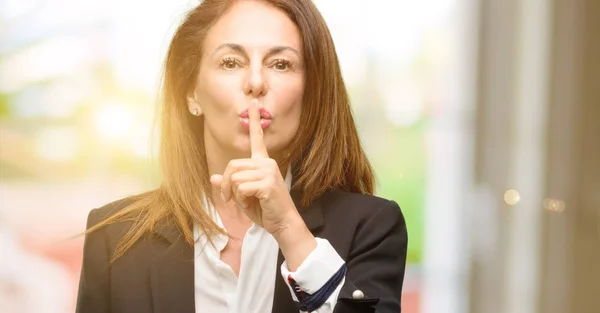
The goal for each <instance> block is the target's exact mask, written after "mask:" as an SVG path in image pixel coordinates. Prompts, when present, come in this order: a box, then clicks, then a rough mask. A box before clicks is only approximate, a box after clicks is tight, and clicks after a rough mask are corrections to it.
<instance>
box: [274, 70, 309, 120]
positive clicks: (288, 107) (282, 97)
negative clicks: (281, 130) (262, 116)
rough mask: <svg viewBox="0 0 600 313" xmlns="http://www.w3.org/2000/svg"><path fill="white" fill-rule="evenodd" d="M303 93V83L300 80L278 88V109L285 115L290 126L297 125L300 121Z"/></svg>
mask: <svg viewBox="0 0 600 313" xmlns="http://www.w3.org/2000/svg"><path fill="white" fill-rule="evenodd" d="M303 95H304V84H303V83H302V81H297V82H295V83H294V84H287V85H286V86H285V88H281V89H280V90H278V93H277V97H276V98H277V100H276V101H277V103H278V104H279V108H278V109H279V110H278V111H279V113H280V114H281V115H282V116H285V119H286V123H290V126H292V125H294V127H297V124H298V123H299V122H300V114H301V112H302V100H303Z"/></svg>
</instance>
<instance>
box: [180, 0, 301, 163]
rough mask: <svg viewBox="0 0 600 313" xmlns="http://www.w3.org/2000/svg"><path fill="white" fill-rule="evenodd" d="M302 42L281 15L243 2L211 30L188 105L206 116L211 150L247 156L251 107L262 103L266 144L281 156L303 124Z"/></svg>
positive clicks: (255, 2)
mask: <svg viewBox="0 0 600 313" xmlns="http://www.w3.org/2000/svg"><path fill="white" fill-rule="evenodd" d="M302 48H303V47H302V42H301V39H300V33H299V30H298V28H297V27H296V25H295V24H294V23H293V22H292V21H291V20H290V19H289V18H288V17H287V15H285V13H283V12H282V11H280V10H278V9H276V8H274V7H271V6H268V5H267V4H265V3H262V2H260V1H241V2H239V3H237V4H235V5H234V6H233V7H232V8H230V10H228V11H227V13H225V14H224V15H223V16H222V17H221V18H220V19H219V20H218V21H217V23H216V24H215V25H214V26H213V27H212V28H211V30H210V31H209V32H208V34H207V37H206V39H205V42H204V46H203V53H202V59H201V61H200V69H199V74H198V79H197V83H196V85H195V89H194V91H193V93H192V94H190V95H189V97H188V104H189V106H190V109H191V110H192V111H193V109H194V108H197V109H198V110H199V111H200V112H201V114H203V115H204V134H205V135H204V138H205V144H206V146H207V148H209V149H210V148H218V149H220V150H222V151H223V152H225V153H229V154H233V155H239V154H243V155H249V152H250V139H249V135H248V115H247V114H248V111H247V110H248V107H249V105H250V103H251V101H252V99H254V98H257V99H258V100H259V107H260V108H261V109H260V111H261V126H262V127H263V132H264V141H265V145H266V147H267V149H268V150H269V154H270V155H271V156H272V157H275V156H276V155H278V154H280V153H282V152H283V151H282V150H283V149H284V148H285V146H286V145H287V144H288V143H289V142H290V141H291V140H292V139H293V137H294V136H295V134H296V131H297V129H298V124H299V122H300V112H301V107H302V95H303V93H304V78H305V74H304V68H303V56H302V53H303V52H302V50H303V49H302Z"/></svg>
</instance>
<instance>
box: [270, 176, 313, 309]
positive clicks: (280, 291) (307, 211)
mask: <svg viewBox="0 0 600 313" xmlns="http://www.w3.org/2000/svg"><path fill="white" fill-rule="evenodd" d="M290 195H291V196H292V199H293V200H294V204H295V205H296V208H298V211H299V212H300V216H302V219H303V220H304V223H305V224H306V226H307V227H308V229H310V231H311V232H312V233H313V235H314V234H315V232H316V231H317V230H318V229H319V228H321V226H323V223H324V219H323V211H322V209H321V201H320V199H321V198H322V197H319V199H316V200H315V201H313V202H312V203H311V204H310V205H309V206H307V207H305V208H302V207H301V205H300V199H301V195H302V191H301V190H299V189H296V188H294V189H292V190H291V191H290ZM284 260H285V259H284V257H283V254H282V253H281V250H280V251H279V256H278V257H277V268H276V269H275V270H276V271H277V273H276V274H275V291H274V293H273V309H272V310H271V312H272V313H282V312H297V311H298V306H297V305H296V303H295V301H294V299H293V298H292V294H291V292H290V289H289V287H288V285H287V284H286V283H285V281H284V280H283V277H281V272H280V268H281V264H283V261H284Z"/></svg>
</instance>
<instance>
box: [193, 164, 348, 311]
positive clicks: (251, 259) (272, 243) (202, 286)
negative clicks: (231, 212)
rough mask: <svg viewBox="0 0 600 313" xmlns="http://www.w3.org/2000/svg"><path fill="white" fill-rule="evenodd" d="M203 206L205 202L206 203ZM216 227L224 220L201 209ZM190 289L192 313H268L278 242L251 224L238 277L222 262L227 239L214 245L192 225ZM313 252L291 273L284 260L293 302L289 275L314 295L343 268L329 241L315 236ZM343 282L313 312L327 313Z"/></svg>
mask: <svg viewBox="0 0 600 313" xmlns="http://www.w3.org/2000/svg"><path fill="white" fill-rule="evenodd" d="M291 176H292V175H291V171H290V170H289V169H288V172H287V174H286V178H285V182H286V185H287V187H288V191H289V190H290V186H291V180H292V177H291ZM205 204H206V203H205ZM205 207H206V208H207V209H208V210H209V213H210V214H211V216H212V217H213V219H214V220H215V223H216V224H217V225H219V226H220V227H221V228H223V229H224V227H223V222H222V221H221V218H220V217H219V214H218V212H217V211H216V210H215V209H214V208H213V207H212V206H209V205H205ZM194 237H195V239H196V243H195V245H194V256H195V258H194V288H195V301H196V302H195V305H196V312H212V313H266V312H271V309H272V306H273V296H274V288H275V279H276V277H275V274H276V269H277V256H278V253H279V246H278V244H277V241H276V240H275V238H273V236H271V234H269V233H268V232H267V231H266V230H265V229H263V228H262V227H260V226H258V225H255V224H253V225H252V226H251V227H250V229H248V231H247V232H246V235H245V236H244V238H243V242H242V255H241V264H240V271H239V277H237V276H236V275H235V274H234V272H233V269H232V268H231V267H230V266H229V265H228V264H227V263H225V262H223V261H221V258H220V254H221V251H223V249H224V248H225V246H226V245H227V241H228V240H229V239H228V238H227V236H224V235H219V236H217V237H215V238H213V242H214V244H215V246H214V247H213V246H212V245H211V244H210V243H209V242H208V240H207V238H206V236H201V235H200V231H199V228H198V227H197V226H195V227H194ZM316 240H317V248H316V249H315V250H313V251H312V252H311V253H310V254H309V256H308V257H307V258H306V259H305V260H304V262H303V263H302V264H301V265H300V266H299V267H298V269H297V270H296V271H295V272H290V271H289V270H288V268H287V264H286V262H285V261H284V262H283V264H282V265H281V268H280V274H281V276H282V277H280V278H278V279H283V280H284V281H285V282H286V284H287V285H288V288H289V289H290V293H291V295H292V298H293V299H294V300H295V301H297V300H298V299H297V298H296V295H295V293H294V292H293V290H292V288H291V286H290V285H289V283H288V280H287V277H288V275H291V276H292V278H293V279H294V280H295V281H296V283H297V284H298V286H299V287H300V289H302V290H303V291H305V292H307V293H309V294H313V293H315V292H316V291H318V290H319V289H320V288H321V287H322V286H323V285H324V284H325V283H326V282H327V281H328V280H329V279H330V278H331V277H332V276H333V275H334V274H335V273H336V272H337V271H338V270H339V268H340V267H341V266H342V265H343V264H344V260H342V258H341V257H340V256H339V254H338V253H337V252H336V251H335V249H334V248H333V247H332V246H331V244H330V243H329V241H327V240H326V239H322V238H316ZM344 281H345V278H344V279H343V280H342V281H341V283H340V284H339V285H338V286H337V288H336V289H335V291H334V292H333V293H332V294H331V295H330V296H329V298H328V299H327V301H326V302H325V303H324V304H323V305H322V306H321V307H320V308H319V309H317V310H316V311H313V312H316V313H331V312H333V308H334V307H335V304H336V302H337V297H338V295H339V292H340V290H341V288H342V286H343V285H344Z"/></svg>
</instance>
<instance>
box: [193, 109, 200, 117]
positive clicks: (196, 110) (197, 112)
mask: <svg viewBox="0 0 600 313" xmlns="http://www.w3.org/2000/svg"><path fill="white" fill-rule="evenodd" d="M192 114H193V115H196V116H198V115H200V112H199V111H198V108H194V109H192Z"/></svg>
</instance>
